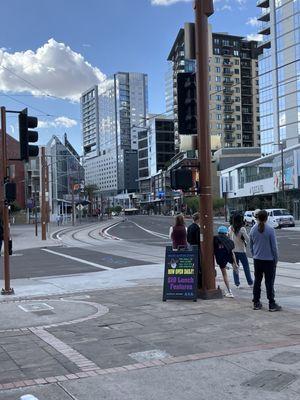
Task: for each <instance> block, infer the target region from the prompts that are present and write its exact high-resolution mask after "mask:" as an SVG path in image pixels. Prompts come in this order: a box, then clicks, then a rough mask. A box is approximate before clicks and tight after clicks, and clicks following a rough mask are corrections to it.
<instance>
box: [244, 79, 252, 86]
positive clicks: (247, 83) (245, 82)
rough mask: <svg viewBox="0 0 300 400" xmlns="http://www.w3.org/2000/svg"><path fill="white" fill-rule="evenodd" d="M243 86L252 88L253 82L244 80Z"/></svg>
mask: <svg viewBox="0 0 300 400" xmlns="http://www.w3.org/2000/svg"><path fill="white" fill-rule="evenodd" d="M242 86H243V87H252V82H251V80H249V79H247V80H242Z"/></svg>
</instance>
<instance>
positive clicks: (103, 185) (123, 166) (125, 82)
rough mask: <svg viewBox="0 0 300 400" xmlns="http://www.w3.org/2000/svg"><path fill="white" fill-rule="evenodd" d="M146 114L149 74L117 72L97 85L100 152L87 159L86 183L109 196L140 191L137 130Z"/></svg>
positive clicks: (98, 145)
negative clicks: (95, 186)
mask: <svg viewBox="0 0 300 400" xmlns="http://www.w3.org/2000/svg"><path fill="white" fill-rule="evenodd" d="M88 92H89V91H88ZM147 113H148V83H147V75H145V74H142V73H131V72H130V73H129V72H118V73H116V74H114V75H113V76H112V77H110V78H107V79H106V80H105V81H104V82H102V83H101V84H100V85H99V86H98V116H99V135H98V139H97V140H96V141H95V142H96V143H97V153H96V154H95V156H93V157H87V158H85V163H84V165H85V172H86V182H87V183H90V184H95V185H97V187H98V188H99V190H100V191H101V192H102V193H104V194H107V195H109V196H114V195H116V194H118V193H122V192H125V191H128V192H134V191H136V190H137V188H138V155H137V150H138V130H139V129H140V128H142V127H144V126H146V119H147Z"/></svg>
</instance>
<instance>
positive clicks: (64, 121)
mask: <svg viewBox="0 0 300 400" xmlns="http://www.w3.org/2000/svg"><path fill="white" fill-rule="evenodd" d="M76 125H77V121H75V120H74V119H71V118H68V117H64V116H62V117H57V118H55V119H54V121H43V120H39V125H38V127H39V128H41V129H43V128H72V127H73V126H76Z"/></svg>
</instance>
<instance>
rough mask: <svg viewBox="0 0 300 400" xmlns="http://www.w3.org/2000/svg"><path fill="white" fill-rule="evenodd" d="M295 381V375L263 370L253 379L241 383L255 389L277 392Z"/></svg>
mask: <svg viewBox="0 0 300 400" xmlns="http://www.w3.org/2000/svg"><path fill="white" fill-rule="evenodd" d="M296 379H297V377H296V376H295V375H292V374H289V373H286V372H282V371H272V370H265V371H261V372H260V373H259V374H258V375H257V376H255V377H254V378H252V379H250V380H248V381H246V382H244V383H242V385H243V386H248V387H252V388H256V389H263V390H269V391H271V392H279V391H280V390H282V389H284V388H285V387H287V386H288V385H289V384H291V383H292V382H294V381H295V380H296Z"/></svg>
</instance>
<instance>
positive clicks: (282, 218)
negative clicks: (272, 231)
mask: <svg viewBox="0 0 300 400" xmlns="http://www.w3.org/2000/svg"><path fill="white" fill-rule="evenodd" d="M266 211H267V213H268V216H269V218H268V223H269V224H271V226H273V228H284V227H287V226H295V219H294V217H293V216H292V215H291V214H290V213H289V212H288V210H286V209H285V208H270V209H267V210H266Z"/></svg>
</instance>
